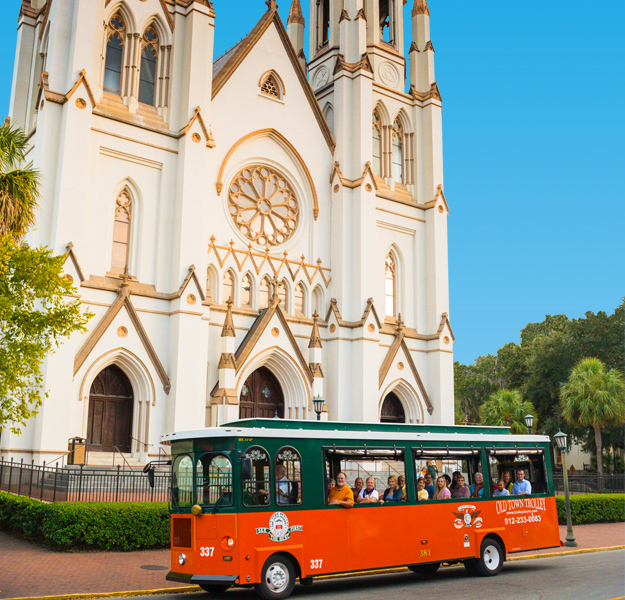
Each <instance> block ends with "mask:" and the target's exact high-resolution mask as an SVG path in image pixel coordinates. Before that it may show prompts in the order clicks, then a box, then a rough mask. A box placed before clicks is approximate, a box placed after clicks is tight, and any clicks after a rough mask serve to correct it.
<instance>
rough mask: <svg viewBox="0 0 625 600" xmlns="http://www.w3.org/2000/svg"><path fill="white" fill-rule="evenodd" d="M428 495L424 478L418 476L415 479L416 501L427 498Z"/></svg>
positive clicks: (428, 497)
mask: <svg viewBox="0 0 625 600" xmlns="http://www.w3.org/2000/svg"><path fill="white" fill-rule="evenodd" d="M429 499H430V495H429V494H428V491H427V490H426V489H425V478H424V477H419V479H418V480H417V501H419V500H429Z"/></svg>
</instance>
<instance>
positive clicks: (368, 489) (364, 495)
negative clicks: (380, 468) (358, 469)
mask: <svg viewBox="0 0 625 600" xmlns="http://www.w3.org/2000/svg"><path fill="white" fill-rule="evenodd" d="M379 499H380V495H379V494H378V492H377V490H376V489H375V479H374V478H373V477H367V483H366V485H365V487H364V488H363V489H362V490H360V493H359V494H358V497H357V498H356V502H359V503H364V504H368V503H370V502H377V501H378V500H379Z"/></svg>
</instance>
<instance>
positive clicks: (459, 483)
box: [450, 473, 471, 498]
mask: <svg viewBox="0 0 625 600" xmlns="http://www.w3.org/2000/svg"><path fill="white" fill-rule="evenodd" d="M454 475H455V473H454ZM455 481H456V487H455V488H454V489H453V490H450V491H451V497H452V498H469V497H470V496H471V490H470V489H469V488H468V486H466V485H465V484H464V475H463V474H462V473H458V477H456V480H455ZM452 485H453V483H452Z"/></svg>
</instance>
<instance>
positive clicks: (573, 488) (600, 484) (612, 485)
mask: <svg viewBox="0 0 625 600" xmlns="http://www.w3.org/2000/svg"><path fill="white" fill-rule="evenodd" d="M568 480H569V491H570V492H571V493H572V494H615V493H620V494H622V493H624V492H625V475H598V474H596V473H592V474H586V473H584V474H583V475H574V474H571V473H569V476H568ZM553 485H554V487H555V492H556V494H560V493H562V494H563V493H564V479H563V476H562V473H554V474H553Z"/></svg>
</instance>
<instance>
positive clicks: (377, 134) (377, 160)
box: [371, 110, 382, 177]
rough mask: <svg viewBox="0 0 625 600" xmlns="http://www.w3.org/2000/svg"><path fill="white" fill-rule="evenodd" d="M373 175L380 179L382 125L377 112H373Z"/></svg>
mask: <svg viewBox="0 0 625 600" xmlns="http://www.w3.org/2000/svg"><path fill="white" fill-rule="evenodd" d="M372 158H373V161H372V165H371V167H372V169H373V174H374V175H377V176H378V177H382V123H381V121H380V115H379V113H378V111H377V110H375V111H373V153H372Z"/></svg>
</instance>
